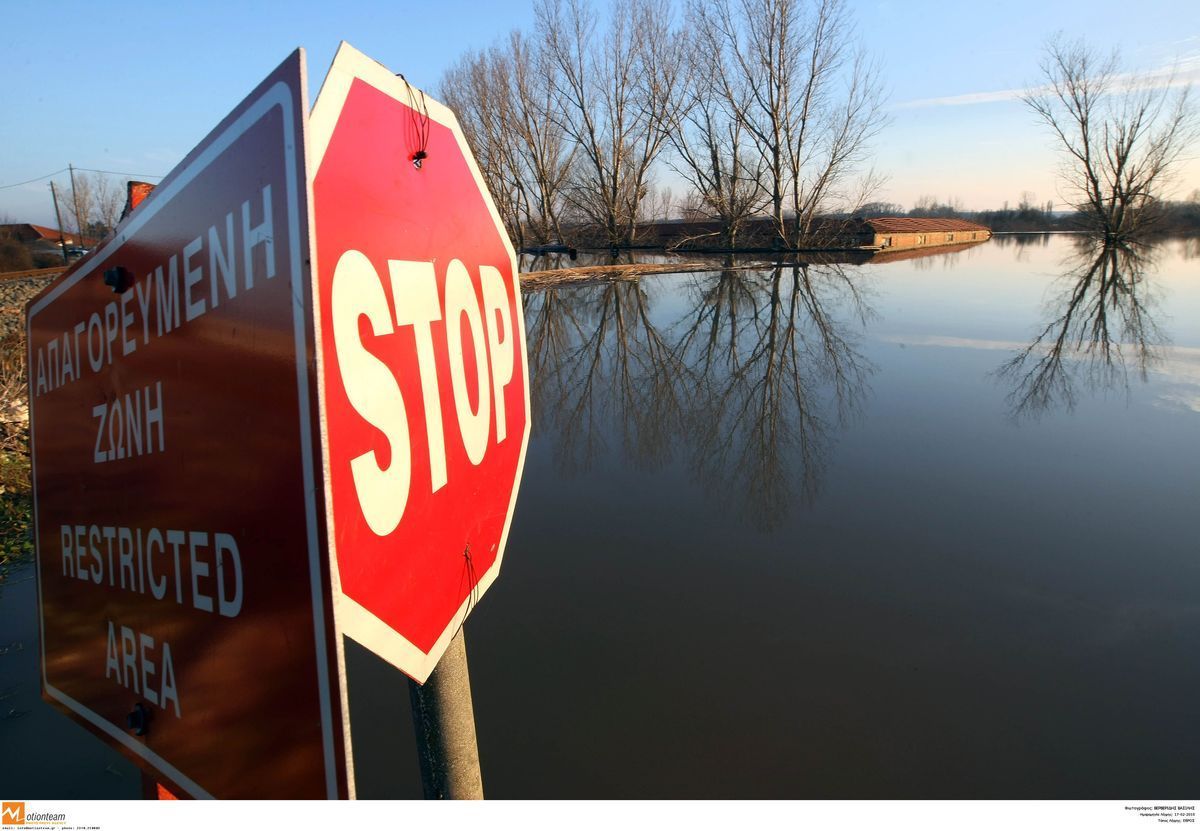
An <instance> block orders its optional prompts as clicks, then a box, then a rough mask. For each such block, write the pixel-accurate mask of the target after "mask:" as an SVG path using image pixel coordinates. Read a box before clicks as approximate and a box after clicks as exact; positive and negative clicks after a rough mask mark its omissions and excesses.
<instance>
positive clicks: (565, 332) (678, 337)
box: [526, 262, 871, 528]
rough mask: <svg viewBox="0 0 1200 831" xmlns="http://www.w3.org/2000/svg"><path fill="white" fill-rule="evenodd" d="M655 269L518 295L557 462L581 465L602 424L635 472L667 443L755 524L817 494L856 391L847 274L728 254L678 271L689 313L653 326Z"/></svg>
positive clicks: (598, 442)
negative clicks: (834, 434)
mask: <svg viewBox="0 0 1200 831" xmlns="http://www.w3.org/2000/svg"><path fill="white" fill-rule="evenodd" d="M658 279H661V278H649V281H647V282H640V281H639V282H625V283H611V284H603V285H596V286H578V287H571V288H557V289H548V290H546V291H542V292H536V293H533V294H531V295H530V296H529V297H528V298H527V313H526V314H527V317H528V319H529V336H528V339H529V350H530V360H531V377H532V380H533V395H534V399H535V406H536V408H537V412H538V414H539V419H540V420H542V421H543V422H546V423H549V424H550V425H551V426H552V428H553V430H554V432H555V433H556V434H557V437H558V442H557V444H556V447H555V453H556V456H557V461H558V462H559V464H560V467H562V468H564V469H565V470H567V471H568V472H577V471H579V470H580V469H587V468H588V467H589V466H590V465H591V463H592V462H593V460H594V459H595V458H596V456H597V454H598V453H600V452H601V451H604V450H606V449H607V448H606V445H605V443H606V441H607V440H608V436H609V435H610V434H611V435H617V436H619V439H620V443H621V449H622V452H623V453H624V456H625V460H626V462H627V463H628V464H630V465H631V466H634V467H638V468H641V469H656V468H658V467H660V466H662V465H664V464H666V463H667V462H669V461H671V460H672V459H673V458H674V457H675V454H676V453H679V454H680V455H681V457H682V459H683V460H684V461H685V462H686V463H687V464H688V466H689V467H690V468H691V469H692V471H693V473H694V474H695V475H696V476H697V477H698V478H699V479H700V481H702V482H703V483H704V485H705V487H706V488H707V489H708V490H709V492H710V493H711V494H713V495H714V496H719V497H720V498H721V500H722V502H723V503H724V504H726V505H729V504H734V505H737V506H738V508H739V510H740V512H741V513H742V514H743V515H744V516H746V518H748V519H749V520H750V521H751V522H753V523H754V524H755V525H757V526H759V527H764V528H769V527H771V526H772V525H775V524H776V523H778V522H780V521H782V520H783V519H784V518H785V517H786V516H787V514H788V512H789V510H790V508H792V507H793V506H794V505H795V504H796V503H797V502H800V503H806V502H809V501H811V500H812V499H813V498H814V497H815V496H816V495H817V493H818V492H819V490H820V485H821V480H822V476H823V472H824V469H825V459H826V453H827V447H828V444H829V442H830V440H831V435H830V433H831V430H832V428H834V427H836V426H838V425H840V424H843V423H844V422H845V421H846V420H847V419H848V418H850V417H851V416H852V415H853V414H854V413H855V412H856V411H857V409H858V407H859V405H860V403H861V401H862V399H863V397H864V396H865V394H866V389H867V387H866V382H867V379H868V377H869V375H870V371H871V368H870V365H869V363H868V362H867V361H866V359H865V358H863V356H862V355H861V354H860V353H859V351H858V348H857V335H858V330H859V329H860V328H861V326H862V324H863V323H865V321H866V320H867V318H868V317H869V316H870V310H869V308H868V305H867V303H866V301H865V299H864V296H863V292H862V289H861V286H860V285H859V280H860V275H859V272H857V271H848V270H846V269H845V268H843V267H839V266H811V265H807V264H794V265H776V266H772V267H768V268H765V269H755V270H743V269H738V268H735V267H734V266H733V264H732V262H728V263H727V267H725V268H723V269H721V270H720V271H716V272H712V273H709V274H705V275H703V276H697V277H696V278H693V280H692V282H691V286H690V289H691V290H690V292H689V293H688V299H689V301H690V306H691V309H690V311H688V312H687V313H686V314H685V315H684V316H683V317H682V319H680V320H678V321H677V322H675V323H673V324H666V325H664V324H661V323H659V322H656V318H655V317H654V316H653V315H652V314H651V297H650V294H649V293H648V288H650V287H653V286H654V281H655V280H658ZM841 316H845V317H848V318H849V319H842V317H841Z"/></svg>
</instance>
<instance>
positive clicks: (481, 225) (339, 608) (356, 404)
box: [309, 44, 530, 682]
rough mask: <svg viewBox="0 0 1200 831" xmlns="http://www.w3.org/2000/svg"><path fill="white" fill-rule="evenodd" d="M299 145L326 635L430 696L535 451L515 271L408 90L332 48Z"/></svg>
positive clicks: (462, 157) (458, 144)
mask: <svg viewBox="0 0 1200 831" xmlns="http://www.w3.org/2000/svg"><path fill="white" fill-rule="evenodd" d="M309 128H310V144H309V149H310V154H311V156H310V164H311V168H310V169H311V170H313V171H314V173H313V226H314V229H315V231H314V234H315V236H314V238H315V248H316V269H315V274H314V279H315V283H316V290H315V292H314V295H315V301H316V310H315V313H316V322H317V346H318V350H317V352H318V387H319V390H320V392H319V395H320V404H321V413H322V422H323V430H324V437H323V438H324V441H323V445H324V447H323V450H324V453H325V464H326V467H327V476H326V488H327V493H326V499H327V503H328V506H329V512H328V514H329V516H328V519H329V521H328V530H329V539H330V549H331V555H332V557H331V562H332V579H333V595H334V600H333V603H334V610H335V619H336V621H337V626H338V628H339V629H340V630H341V632H342V633H343V634H345V635H347V636H349V637H351V638H353V639H354V640H356V641H358V642H359V643H361V644H363V645H364V646H366V647H367V648H368V649H370V650H372V651H373V652H375V653H376V654H378V655H380V656H381V657H383V658H384V659H386V660H387V661H389V662H390V663H392V664H393V665H395V666H396V667H398V668H400V669H401V670H403V671H404V672H405V673H407V674H408V675H410V676H411V677H413V678H414V679H416V680H417V681H421V682H423V681H424V680H425V679H426V678H427V677H428V675H429V673H430V672H431V671H432V669H433V667H434V665H435V664H436V663H437V660H438V658H439V657H441V655H442V653H443V652H444V651H445V649H446V647H447V646H448V644H449V642H450V640H451V638H452V637H453V636H454V634H455V633H456V632H457V630H458V628H459V627H460V626H461V624H462V621H463V620H464V619H465V618H466V616H467V615H468V614H469V613H470V611H471V609H472V608H473V606H474V604H475V603H476V602H478V600H479V597H480V595H481V594H482V593H483V592H484V591H485V590H486V589H487V588H488V586H489V585H491V583H492V581H493V580H494V579H495V577H496V574H497V572H498V571H499V568H500V561H501V558H502V555H503V553H504V543H505V539H506V538H507V536H508V529H509V524H510V522H511V520H512V514H513V507H514V505H515V502H516V491H517V483H518V481H519V479H520V476H521V469H522V466H523V464H524V460H525V449H526V446H527V445H528V443H529V428H530V414H529V372H528V364H527V359H526V354H525V327H524V319H523V315H522V310H521V293H520V289H519V286H518V272H517V268H516V259H515V256H514V254H513V249H512V245H511V244H510V243H509V240H508V236H507V234H506V233H505V231H504V227H503V225H502V224H501V222H500V218H499V215H498V214H497V212H496V209H495V206H494V205H493V203H492V200H491V197H490V196H489V195H488V191H487V187H486V186H485V184H484V182H483V178H482V176H481V175H480V172H479V169H478V167H477V166H476V164H475V160H474V159H473V157H472V155H471V151H470V149H469V148H468V147H467V144H466V141H465V140H464V138H463V134H462V131H461V129H460V128H459V126H458V122H457V120H456V119H455V117H454V115H453V113H451V112H450V111H449V110H448V109H446V108H445V107H444V106H442V105H440V104H438V103H437V102H435V101H433V100H432V99H430V98H428V97H426V96H425V95H424V94H423V93H422V92H420V91H419V90H416V89H415V88H412V87H410V86H409V85H408V83H407V82H406V81H405V80H404V79H403V78H402V77H398V76H395V75H393V74H392V73H391V72H389V71H388V70H387V69H386V68H384V67H383V66H381V65H380V64H378V63H376V62H375V61H373V60H371V59H370V58H367V57H366V56H365V55H363V54H361V53H359V52H357V51H356V50H354V49H352V48H350V47H349V46H347V45H345V44H343V45H342V47H341V48H340V49H339V51H338V53H337V55H336V57H335V58H334V62H333V66H332V68H331V69H330V72H329V75H328V77H327V78H326V81H325V84H324V85H323V86H322V88H321V93H320V95H319V97H318V99H317V102H316V104H315V105H314V107H313V110H312V114H311V116H310V120H309Z"/></svg>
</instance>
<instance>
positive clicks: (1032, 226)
mask: <svg viewBox="0 0 1200 831" xmlns="http://www.w3.org/2000/svg"><path fill="white" fill-rule="evenodd" d="M1145 211H1146V216H1147V219H1145V220H1144V222H1145V225H1146V227H1147V230H1148V231H1149V232H1151V233H1156V234H1164V235H1192V234H1200V190H1196V191H1193V192H1192V194H1191V195H1190V196H1189V197H1187V198H1186V199H1182V200H1178V201H1162V202H1156V203H1153V204H1152V205H1150V206H1148V207H1147V208H1146V209H1145ZM854 215H855V216H859V217H864V218H865V217H872V216H920V217H947V218H957V219H968V220H970V221H972V222H978V223H979V224H980V225H986V226H987V227H988V228H991V229H992V231H994V232H996V231H998V232H1005V231H1072V232H1082V231H1090V230H1091V229H1092V227H1093V225H1094V223H1093V221H1092V218H1091V217H1090V216H1088V215H1087V214H1085V213H1082V212H1079V211H1056V210H1054V205H1053V203H1051V202H1047V203H1044V204H1033V203H1032V201H1031V200H1029V199H1026V198H1022V200H1021V201H1020V202H1019V203H1018V205H1017V207H1016V208H1010V207H1009V206H1008V205H1007V204H1005V205H1004V207H1002V208H1000V209H998V210H989V211H968V210H965V209H964V208H963V207H962V205H961V203H959V202H958V201H957V200H954V199H951V200H950V201H949V202H946V203H942V202H938V201H936V200H934V199H931V198H929V197H923V198H922V199H920V200H918V202H917V204H916V206H915V207H913V208H912V209H910V210H908V211H905V210H904V208H903V206H901V205H897V204H893V203H880V202H874V203H870V204H868V205H864V206H863V207H862V208H861V209H859V210H858V211H856V212H855V214H854Z"/></svg>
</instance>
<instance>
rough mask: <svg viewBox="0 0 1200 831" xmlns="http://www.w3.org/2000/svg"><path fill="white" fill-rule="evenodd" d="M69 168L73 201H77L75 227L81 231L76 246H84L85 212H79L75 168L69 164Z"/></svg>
mask: <svg viewBox="0 0 1200 831" xmlns="http://www.w3.org/2000/svg"><path fill="white" fill-rule="evenodd" d="M67 170H69V171H70V172H71V201H72V202H74V203H75V229H76V230H77V231H79V239H77V240H76V241H75V247H76V248H83V214H81V213H80V212H79V197H78V196H77V195H76V194H75V168H74V167H73V166H72V165H69V164H68V165H67Z"/></svg>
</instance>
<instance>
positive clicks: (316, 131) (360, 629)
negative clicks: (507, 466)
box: [308, 41, 533, 765]
mask: <svg viewBox="0 0 1200 831" xmlns="http://www.w3.org/2000/svg"><path fill="white" fill-rule="evenodd" d="M355 79H358V80H361V81H363V82H364V83H366V84H368V85H370V86H371V87H372V88H374V89H376V90H378V91H379V92H382V93H384V94H385V95H387V96H389V97H390V98H392V99H394V100H396V101H398V102H399V103H401V104H403V105H404V106H406V107H410V106H412V100H413V96H414V95H415V96H420V97H421V101H422V105H423V106H424V107H425V108H426V112H427V114H428V116H429V118H430V120H432V121H435V122H437V123H438V124H440V125H442V126H444V127H447V128H449V129H450V131H451V132H452V133H453V134H454V137H455V139H456V140H457V141H458V146H459V150H460V151H461V153H462V155H463V158H465V159H466V161H467V164H468V166H469V168H470V170H471V174H472V175H473V176H474V178H475V184H476V185H477V186H478V188H479V191H480V193H481V194H482V195H483V197H484V204H486V205H487V209H488V213H489V214H490V216H491V218H492V222H493V223H495V225H496V228H497V229H498V231H499V233H500V237H501V239H503V241H504V248H505V251H506V252H507V253H508V259H509V266H510V268H511V272H512V280H513V286H512V287H513V291H514V293H515V296H516V307H517V319H516V320H515V321H514V323H513V328H514V329H516V330H517V332H518V333H519V334H520V338H521V353H522V355H528V352H527V350H526V343H525V311H524V304H523V303H522V301H521V279H520V272H519V271H518V269H517V257H516V252H515V251H514V250H513V247H512V242H511V241H510V240H509V238H508V234H507V233H506V232H505V230H504V223H503V221H502V220H501V219H500V214H499V212H498V211H497V210H496V205H495V203H494V202H493V201H492V197H491V194H490V193H489V191H488V188H487V184H486V182H485V181H484V179H483V174H482V173H481V172H480V170H479V166H478V165H477V164H476V163H475V156H474V154H472V153H471V149H470V147H469V145H468V144H467V141H466V138H465V137H464V136H463V132H462V128H461V127H460V126H459V124H458V119H457V118H455V116H454V113H453V112H452V111H451V110H450V109H449V108H448V107H446V106H444V105H443V104H441V103H439V102H437V101H435V100H433V99H432V98H430V97H428V96H426V95H425V94H424V93H423V92H421V91H420V90H418V89H417V88H416V87H413V86H411V85H410V84H409V83H408V82H407V81H405V80H404V79H403V78H401V77H399V76H397V75H394V74H393V73H392V72H391V70H389V69H388V68H387V67H385V66H384V65H383V64H381V63H379V62H377V61H375V60H373V59H372V58H369V57H368V56H366V55H364V54H363V53H362V52H360V51H358V50H357V49H355V48H354V47H353V46H351V45H350V44H348V43H346V42H345V41H343V42H342V43H341V44H340V46H339V47H338V51H337V54H335V55H334V58H333V64H332V65H331V66H330V68H329V74H328V75H327V76H326V77H325V82H324V83H323V84H322V85H321V90H320V92H319V93H318V95H317V100H316V103H315V104H314V105H313V108H312V112H311V114H310V115H309V148H308V149H309V155H308V158H309V170H310V171H311V172H310V174H309V175H310V182H309V185H310V188H311V186H312V182H313V181H314V180H315V179H316V176H317V173H318V172H319V170H320V168H321V162H322V160H323V159H324V157H325V151H326V150H327V149H328V148H329V141H330V138H331V137H332V136H333V131H334V129H335V128H336V126H337V122H338V119H339V117H340V116H341V112H342V108H343V106H344V105H345V103H346V97H347V96H348V95H349V93H350V87H351V85H352V84H353V82H354V80H355ZM312 245H313V249H314V257H318V256H320V252H319V251H317V250H316V246H317V237H316V235H315V234H314V235H313V237H312ZM315 262H319V261H318V260H316V259H314V263H315ZM317 279H318V274H317V268H316V267H315V266H314V268H313V284H314V287H313V307H314V312H313V316H314V319H315V326H316V341H317V344H318V348H317V386H318V389H319V391H320V396H319V400H320V402H321V403H320V408H321V436H322V443H321V454H322V461H323V463H324V468H325V500H326V505H327V506H328V510H327V511H326V532H327V534H328V535H329V559H330V575H331V581H332V592H333V611H334V627H335V630H336V637H337V642H338V661H339V672H340V673H341V676H342V681H343V684H342V708H343V716H344V718H345V719H346V722H345V723H346V727H345V737H346V756H347V759H348V760H349V759H351V758H352V756H351V752H350V730H349V710H348V703H347V698H348V696H347V691H346V686H345V658H344V654H343V648H342V643H341V636H342V635H345V636H347V637H349V638H352V639H353V640H354V641H356V642H357V643H359V644H362V645H363V646H364V647H366V648H367V649H369V650H370V651H371V652H374V653H375V654H376V655H378V656H379V657H381V658H383V659H384V660H385V661H387V662H388V663H390V664H391V665H393V666H394V667H396V668H397V669H399V670H401V671H402V672H404V673H406V674H407V675H410V676H411V677H413V678H414V680H416V681H417V682H418V683H424V682H425V680H426V679H427V678H428V677H429V674H430V673H431V672H432V671H433V668H434V666H436V665H437V662H438V660H439V659H440V658H441V657H442V655H443V653H445V651H446V649H447V647H449V645H450V641H451V640H452V639H453V638H454V636H455V634H456V633H457V632H458V630H459V629H460V628H461V627H462V624H463V621H464V620H465V619H466V617H467V614H468V613H469V612H470V611H471V608H472V606H473V605H474V603H476V602H478V600H479V598H480V597H482V595H483V594H484V592H486V591H487V589H488V587H490V586H491V585H492V583H493V582H495V579H496V576H497V575H498V574H499V572H500V564H501V561H502V560H503V558H504V549H505V547H506V544H507V542H508V532H509V529H510V527H511V525H512V518H513V512H514V510H515V508H516V502H517V492H518V490H519V485H520V481H521V475H522V473H523V471H524V469H525V455H526V452H527V450H528V449H529V435H530V431H531V427H532V423H533V416H532V412H533V411H532V408H531V406H530V378H529V365H528V359H526V361H525V366H524V367H523V370H524V371H523V376H524V387H525V414H526V415H525V431H524V434H523V435H522V437H521V453H520V456H519V457H518V460H517V469H516V474H515V478H514V484H513V490H512V497H511V499H510V501H509V505H508V513H507V516H506V518H505V521H504V530H503V533H502V534H501V535H500V545H499V547H498V548H497V550H496V559H495V561H494V562H493V563H492V566H491V568H489V569H488V570H487V571H486V572H485V573H484V574H482V575H481V576H480V579H479V583H478V585H477V591H475V592H473V593H472V596H468V597H467V599H466V600H464V601H463V603H462V605H461V606H460V607H459V609H458V611H457V612H456V613H455V615H454V617H453V618H452V619H451V620H450V623H449V625H447V626H446V628H445V630H444V631H443V632H442V634H441V635H440V636H439V637H438V639H437V641H436V642H435V643H434V645H433V647H432V648H431V649H430V650H429V652H428V653H426V652H424V651H423V650H421V649H420V648H419V647H418V646H416V645H415V644H414V643H412V641H410V640H408V639H407V638H405V637H404V636H403V635H401V634H400V633H398V632H396V631H395V630H394V629H392V628H391V627H390V626H389V625H388V624H386V623H384V622H383V621H382V620H380V619H379V618H378V617H377V616H376V615H375V614H373V613H372V612H370V611H368V610H367V609H365V608H364V607H363V606H362V605H361V604H359V603H358V602H356V601H355V600H353V599H352V598H350V597H348V596H347V595H346V594H345V593H344V592H343V591H342V585H341V575H340V573H339V571H338V563H337V535H336V529H335V528H334V519H333V507H332V506H333V494H332V491H331V488H330V484H329V482H330V477H329V449H328V422H327V418H326V413H325V359H324V355H323V350H322V349H321V348H320V344H321V343H322V339H321V313H320V302H321V300H320V292H319V290H318V287H317V285H316V284H317ZM348 765H349V763H348Z"/></svg>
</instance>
